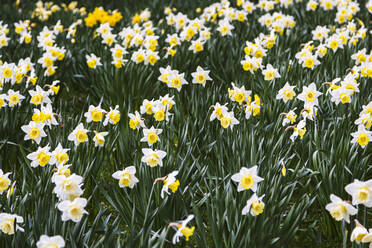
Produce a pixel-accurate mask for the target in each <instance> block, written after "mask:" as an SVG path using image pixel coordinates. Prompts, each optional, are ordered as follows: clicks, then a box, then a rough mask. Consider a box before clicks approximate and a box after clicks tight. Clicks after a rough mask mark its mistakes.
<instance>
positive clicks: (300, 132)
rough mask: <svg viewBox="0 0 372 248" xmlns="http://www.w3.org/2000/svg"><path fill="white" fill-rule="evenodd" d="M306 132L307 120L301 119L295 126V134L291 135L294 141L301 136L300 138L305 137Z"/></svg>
mask: <svg viewBox="0 0 372 248" xmlns="http://www.w3.org/2000/svg"><path fill="white" fill-rule="evenodd" d="M305 133H306V121H305V120H301V121H300V122H299V123H298V124H297V125H296V126H295V127H294V128H293V134H292V135H291V137H290V139H291V140H292V142H294V141H295V139H296V138H297V137H298V136H300V140H302V138H303V137H304V135H305Z"/></svg>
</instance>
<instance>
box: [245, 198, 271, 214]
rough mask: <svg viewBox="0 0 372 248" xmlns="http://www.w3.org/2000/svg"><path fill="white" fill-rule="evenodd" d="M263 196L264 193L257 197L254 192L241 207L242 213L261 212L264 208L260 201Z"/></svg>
mask: <svg viewBox="0 0 372 248" xmlns="http://www.w3.org/2000/svg"><path fill="white" fill-rule="evenodd" d="M264 197H265V195H262V196H260V197H258V196H257V195H256V193H254V194H253V195H252V196H251V198H250V199H249V200H248V201H247V204H246V205H245V207H244V208H243V210H242V215H247V214H248V213H250V214H251V215H252V216H257V215H260V214H262V213H263V210H264V208H265V203H264V202H263V201H262V199H263V198H264Z"/></svg>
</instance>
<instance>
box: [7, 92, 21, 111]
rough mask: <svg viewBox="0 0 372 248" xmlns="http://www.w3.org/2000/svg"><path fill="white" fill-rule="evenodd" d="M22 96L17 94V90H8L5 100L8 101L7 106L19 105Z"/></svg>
mask: <svg viewBox="0 0 372 248" xmlns="http://www.w3.org/2000/svg"><path fill="white" fill-rule="evenodd" d="M23 99H25V97H24V96H22V95H21V94H19V91H13V90H8V92H7V96H6V100H7V101H8V104H9V107H14V106H16V105H20V104H21V102H22V100H23Z"/></svg>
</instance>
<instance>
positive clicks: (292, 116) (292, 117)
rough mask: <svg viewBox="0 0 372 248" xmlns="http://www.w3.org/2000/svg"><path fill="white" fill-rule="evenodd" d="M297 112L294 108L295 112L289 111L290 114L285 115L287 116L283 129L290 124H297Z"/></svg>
mask: <svg viewBox="0 0 372 248" xmlns="http://www.w3.org/2000/svg"><path fill="white" fill-rule="evenodd" d="M295 110H296V108H294V109H293V110H291V111H289V112H288V113H283V114H284V116H285V118H284V119H283V122H282V125H283V127H284V126H286V125H288V124H291V125H293V124H294V123H295V122H296V119H297V115H296V113H295V112H294V111H295Z"/></svg>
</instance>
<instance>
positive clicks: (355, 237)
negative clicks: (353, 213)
mask: <svg viewBox="0 0 372 248" xmlns="http://www.w3.org/2000/svg"><path fill="white" fill-rule="evenodd" d="M367 234H368V230H367V228H365V227H364V226H363V225H361V224H360V223H359V221H357V220H355V227H354V229H353V231H352V232H351V235H350V241H351V242H353V241H355V242H357V244H360V242H362V240H363V238H364V237H365V236H367Z"/></svg>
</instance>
